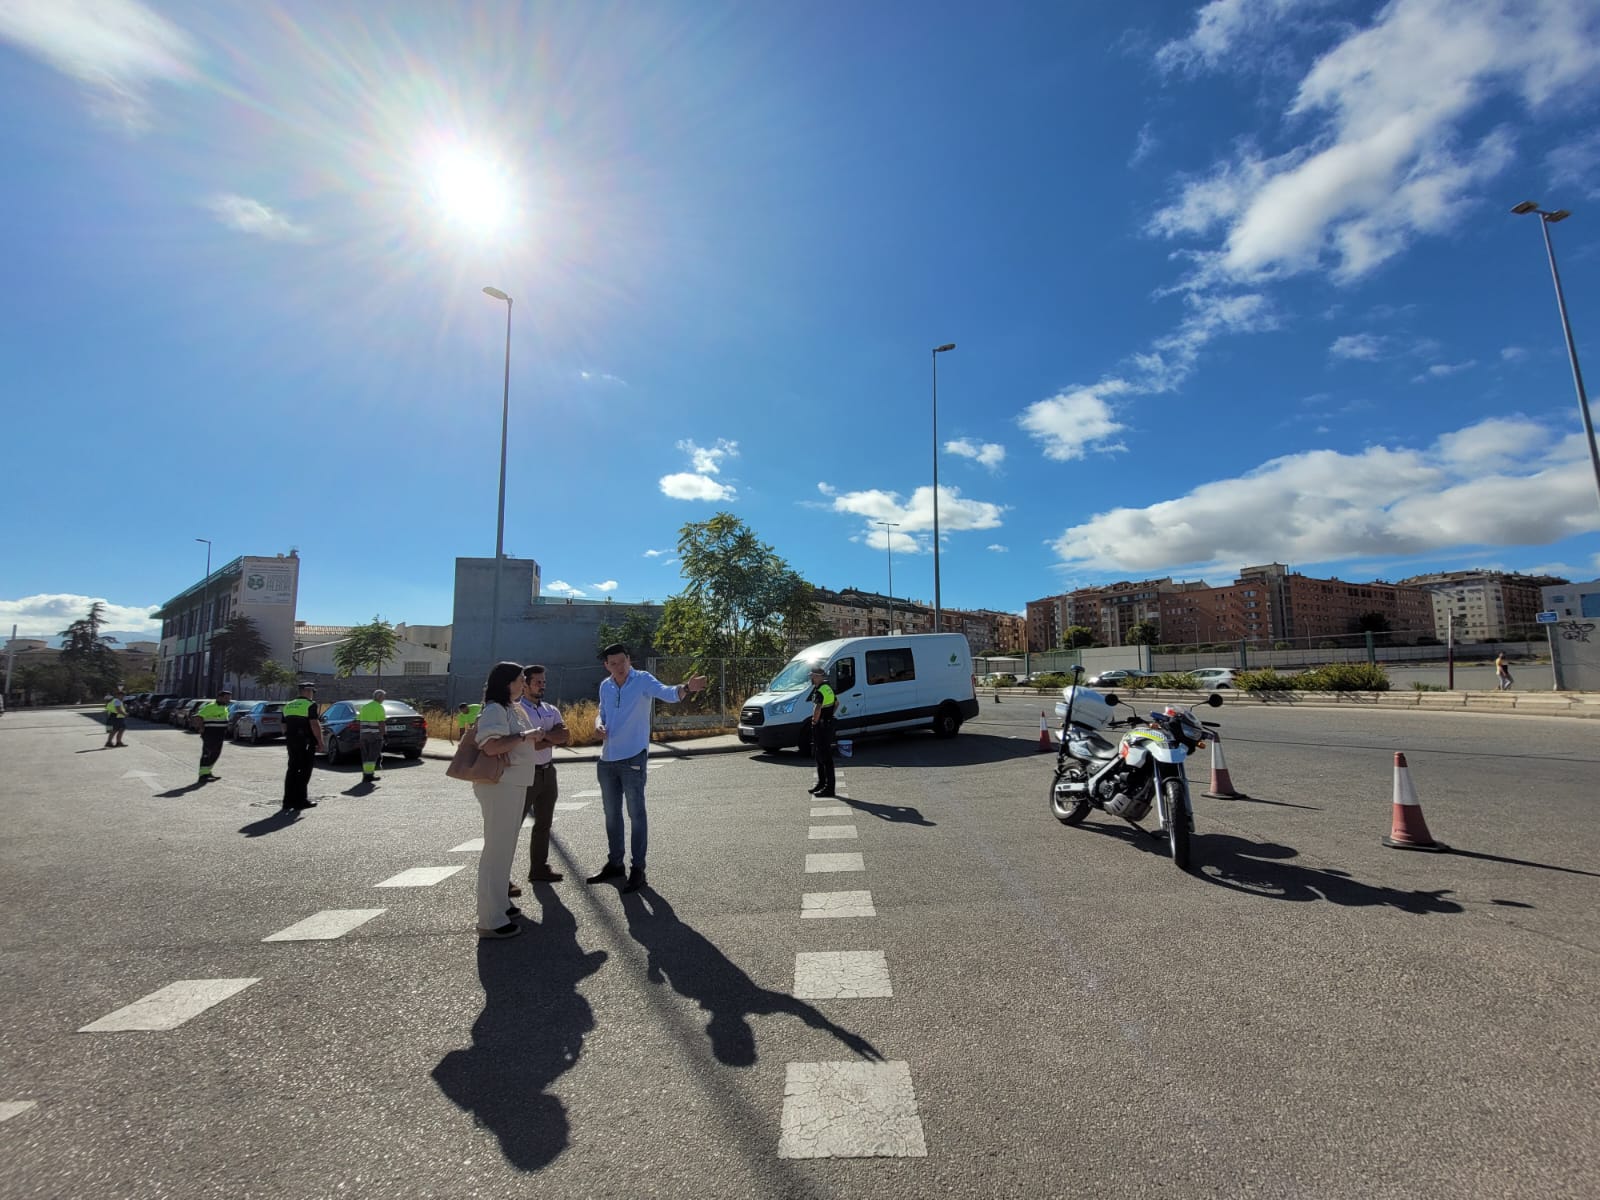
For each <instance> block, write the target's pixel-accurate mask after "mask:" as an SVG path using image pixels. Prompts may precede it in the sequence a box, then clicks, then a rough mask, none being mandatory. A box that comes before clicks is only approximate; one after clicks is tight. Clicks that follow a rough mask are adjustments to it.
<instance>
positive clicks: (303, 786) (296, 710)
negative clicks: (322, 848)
mask: <svg viewBox="0 0 1600 1200" xmlns="http://www.w3.org/2000/svg"><path fill="white" fill-rule="evenodd" d="M328 736H330V737H331V736H332V735H331V734H330V735H328ZM322 737H323V734H322V710H321V709H320V708H318V707H317V685H316V684H314V683H311V682H309V681H308V682H306V683H302V684H301V685H300V695H299V696H298V697H297V698H296V699H293V700H291V701H289V702H288V703H287V704H285V705H284V706H283V740H284V741H285V742H286V743H288V746H289V769H288V770H287V771H285V772H284V776H283V811H284V812H300V811H301V810H302V809H307V808H315V807H316V806H317V802H316V801H315V800H313V799H312V798H311V797H310V796H309V795H308V794H307V785H308V784H310V782H311V767H312V762H313V758H314V756H315V755H316V754H317V753H318V752H319V751H321V749H322Z"/></svg>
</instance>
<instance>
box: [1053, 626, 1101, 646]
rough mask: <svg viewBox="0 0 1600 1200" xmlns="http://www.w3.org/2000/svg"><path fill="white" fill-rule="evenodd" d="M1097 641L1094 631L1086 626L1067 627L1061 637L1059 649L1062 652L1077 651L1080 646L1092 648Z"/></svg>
mask: <svg viewBox="0 0 1600 1200" xmlns="http://www.w3.org/2000/svg"><path fill="white" fill-rule="evenodd" d="M1098 641H1099V639H1098V638H1096V637H1095V635H1094V630H1092V629H1090V628H1089V627H1088V626H1087V625H1069V626H1067V629H1066V631H1065V632H1064V633H1063V634H1062V635H1061V648H1062V649H1063V650H1077V649H1079V648H1080V647H1082V646H1093V645H1095V644H1097V643H1098Z"/></svg>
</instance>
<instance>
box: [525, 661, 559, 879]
mask: <svg viewBox="0 0 1600 1200" xmlns="http://www.w3.org/2000/svg"><path fill="white" fill-rule="evenodd" d="M544 676H545V671H544V667H543V666H541V665H539V664H538V663H535V664H534V665H533V666H530V667H528V668H527V669H526V670H524V671H523V672H522V680H523V685H524V686H523V689H522V699H521V700H519V701H518V702H517V703H519V704H521V705H522V711H523V712H525V713H527V714H528V723H529V724H531V725H532V726H533V728H534V729H535V730H536V731H537V735H538V736H537V737H535V739H534V743H533V744H534V746H535V747H536V748H535V750H534V752H533V764H534V765H533V782H532V783H531V784H529V785H528V799H527V803H526V804H525V805H524V806H523V810H522V815H523V816H527V815H528V814H529V813H532V814H533V832H532V833H530V834H529V835H528V878H529V879H530V880H531V881H533V882H534V883H560V882H561V880H562V875H561V872H560V871H552V870H551V869H550V825H551V822H553V821H554V820H555V815H556V794H557V793H556V764H555V755H556V752H555V747H557V746H565V745H566V744H567V738H568V737H569V734H568V733H567V727H566V725H565V724H563V723H562V720H561V710H560V709H559V708H557V707H556V706H555V705H554V704H546V703H545V702H544V683H545V678H544Z"/></svg>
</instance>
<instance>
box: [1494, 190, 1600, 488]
mask: <svg viewBox="0 0 1600 1200" xmlns="http://www.w3.org/2000/svg"><path fill="white" fill-rule="evenodd" d="M1511 211H1512V212H1514V213H1516V214H1517V215H1518V216H1524V215H1526V214H1528V213H1538V214H1539V231H1540V232H1541V233H1543V234H1544V252H1545V254H1546V255H1548V256H1549V259H1550V278H1551V279H1553V280H1555V284H1556V307H1557V308H1558V309H1560V311H1561V331H1562V333H1564V334H1566V337H1567V358H1568V359H1569V360H1570V361H1571V363H1572V382H1573V385H1574V386H1575V387H1577V389H1578V411H1579V412H1581V413H1582V414H1583V432H1584V435H1585V436H1586V437H1587V438H1588V439H1589V462H1590V463H1591V464H1592V465H1593V466H1594V485H1595V490H1596V492H1597V493H1600V449H1596V447H1595V441H1594V421H1593V420H1591V419H1590V417H1589V397H1588V396H1587V395H1585V394H1584V390H1583V372H1582V371H1581V370H1580V369H1579V368H1578V347H1577V346H1576V345H1575V344H1574V343H1573V341H1572V322H1570V321H1569V320H1567V298H1566V296H1565V295H1564V294H1563V293H1562V291H1561V272H1560V271H1559V270H1557V269H1556V250H1555V247H1554V246H1553V245H1551V243H1550V226H1552V225H1554V224H1555V223H1556V222H1557V221H1565V220H1566V219H1567V218H1568V217H1570V216H1571V215H1572V214H1571V213H1570V212H1568V211H1567V210H1566V209H1564V208H1558V209H1556V210H1555V212H1545V210H1544V209H1542V208H1540V207H1539V205H1538V204H1537V203H1536V202H1534V201H1532V200H1524V201H1523V202H1522V203H1521V204H1519V205H1517V206H1516V207H1515V208H1513V209H1512V210H1511Z"/></svg>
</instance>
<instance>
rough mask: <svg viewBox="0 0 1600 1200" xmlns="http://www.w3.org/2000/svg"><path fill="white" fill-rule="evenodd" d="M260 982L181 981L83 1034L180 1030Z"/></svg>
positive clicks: (92, 1024) (105, 1018)
mask: <svg viewBox="0 0 1600 1200" xmlns="http://www.w3.org/2000/svg"><path fill="white" fill-rule="evenodd" d="M260 982H261V980H260V979H259V978H256V979H180V980H178V981H177V982H176V983H169V984H168V985H167V986H166V987H164V988H162V989H161V990H160V991H157V992H151V993H150V994H149V995H148V996H146V997H144V998H143V999H141V1000H135V1001H134V1002H133V1003H132V1004H129V1005H126V1006H124V1007H122V1008H119V1009H117V1011H116V1012H113V1013H107V1014H106V1015H105V1016H103V1017H101V1018H100V1019H99V1020H98V1021H91V1022H90V1023H89V1024H87V1025H85V1026H84V1027H83V1028H81V1029H79V1030H78V1032H79V1033H122V1032H125V1031H128V1030H135V1029H142V1030H161V1029H176V1028H177V1027H178V1026H179V1025H182V1024H183V1023H184V1022H185V1021H191V1020H193V1019H194V1018H195V1017H198V1016H199V1015H200V1014H201V1013H203V1012H205V1011H206V1009H208V1008H210V1007H212V1006H213V1005H216V1004H221V1003H222V1002H223V1001H224V1000H226V999H227V998H228V997H229V996H232V995H235V994H237V993H239V992H242V991H244V989H245V988H247V987H249V986H250V985H251V984H253V983H260Z"/></svg>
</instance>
